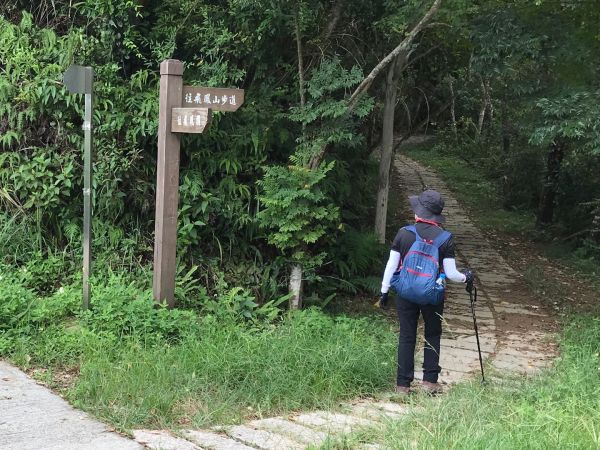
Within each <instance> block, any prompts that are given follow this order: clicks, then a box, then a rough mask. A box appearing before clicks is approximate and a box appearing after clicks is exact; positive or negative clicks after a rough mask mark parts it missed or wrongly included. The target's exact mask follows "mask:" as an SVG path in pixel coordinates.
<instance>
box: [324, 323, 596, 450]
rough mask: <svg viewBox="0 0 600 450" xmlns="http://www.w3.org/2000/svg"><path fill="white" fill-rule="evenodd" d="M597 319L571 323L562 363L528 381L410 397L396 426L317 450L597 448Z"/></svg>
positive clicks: (467, 386) (565, 335) (563, 341)
mask: <svg viewBox="0 0 600 450" xmlns="http://www.w3.org/2000/svg"><path fill="white" fill-rule="evenodd" d="M599 342H600V317H589V316H588V317H577V318H574V319H573V320H572V321H571V323H570V324H569V326H567V327H566V329H565V330H564V332H563V337H562V339H561V342H560V344H561V345H560V346H561V357H560V358H559V359H558V360H557V361H556V364H555V366H554V367H553V368H552V369H549V370H548V371H547V372H545V373H543V374H541V375H540V376H538V377H536V378H533V379H527V380H525V379H520V378H516V379H512V380H505V381H504V382H502V383H498V382H490V383H489V384H487V385H483V386H482V385H480V384H479V383H478V382H473V383H471V384H462V385H460V386H457V387H456V388H454V389H452V390H451V391H450V393H449V394H447V395H445V396H443V397H441V398H437V399H428V398H423V397H421V398H417V399H415V400H414V403H415V406H418V407H417V408H411V410H410V413H409V414H407V415H406V417H404V418H403V419H401V420H400V421H390V422H389V423H388V424H386V425H385V426H384V427H381V428H380V429H376V430H366V431H364V432H363V433H360V434H357V435H355V436H353V437H350V438H345V440H344V441H337V442H331V443H327V444H326V445H325V446H323V447H322V448H323V450H325V449H327V450H333V449H353V448H357V447H358V446H359V443H360V442H377V443H379V444H382V445H383V446H384V447H385V448H393V449H416V448H418V449H432V450H434V449H440V450H442V449H444V450H446V449H503V450H504V449H519V450H521V449H567V448H568V449H592V448H599V447H600V408H598V405H599V404H600V354H599V352H600V344H599Z"/></svg>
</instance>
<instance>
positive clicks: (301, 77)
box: [295, 15, 306, 106]
mask: <svg viewBox="0 0 600 450" xmlns="http://www.w3.org/2000/svg"><path fill="white" fill-rule="evenodd" d="M295 32H296V49H297V51H298V91H299V93H300V106H304V105H305V104H306V94H305V92H304V58H303V57H302V34H301V32H300V18H299V17H298V16H297V15H296V23H295Z"/></svg>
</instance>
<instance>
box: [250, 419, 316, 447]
mask: <svg viewBox="0 0 600 450" xmlns="http://www.w3.org/2000/svg"><path fill="white" fill-rule="evenodd" d="M249 425H250V426H252V427H254V428H258V429H261V430H265V431H271V432H273V433H278V434H281V435H283V436H286V437H289V438H290V439H294V440H296V441H298V442H301V443H303V444H306V445H321V444H323V443H324V442H325V440H326V439H327V434H326V433H323V432H321V431H317V430H313V429H311V428H307V427H305V426H302V425H300V424H297V423H294V422H290V421H289V420H285V419H282V418H280V417H273V418H269V419H261V420H253V421H252V422H250V423H249Z"/></svg>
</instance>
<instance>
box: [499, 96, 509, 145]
mask: <svg viewBox="0 0 600 450" xmlns="http://www.w3.org/2000/svg"><path fill="white" fill-rule="evenodd" d="M500 113H501V114H502V125H501V128H502V151H503V152H504V155H508V153H509V152H510V121H509V119H508V106H507V104H506V98H503V99H502V103H501V104H500Z"/></svg>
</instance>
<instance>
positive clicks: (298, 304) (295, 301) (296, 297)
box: [289, 10, 306, 309]
mask: <svg viewBox="0 0 600 450" xmlns="http://www.w3.org/2000/svg"><path fill="white" fill-rule="evenodd" d="M299 14H300V10H298V14H297V15H296V23H295V32H296V49H297V51H298V91H299V94H300V105H301V106H302V107H304V105H305V104H306V94H305V91H304V58H303V56H302V34H301V32H300V17H299ZM305 131H306V125H305V124H302V134H303V135H304V134H305ZM289 293H290V294H291V295H292V296H291V298H290V309H301V308H302V266H301V265H300V264H295V265H292V269H291V274H290V286H289Z"/></svg>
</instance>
